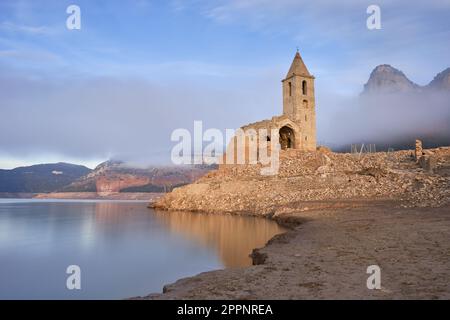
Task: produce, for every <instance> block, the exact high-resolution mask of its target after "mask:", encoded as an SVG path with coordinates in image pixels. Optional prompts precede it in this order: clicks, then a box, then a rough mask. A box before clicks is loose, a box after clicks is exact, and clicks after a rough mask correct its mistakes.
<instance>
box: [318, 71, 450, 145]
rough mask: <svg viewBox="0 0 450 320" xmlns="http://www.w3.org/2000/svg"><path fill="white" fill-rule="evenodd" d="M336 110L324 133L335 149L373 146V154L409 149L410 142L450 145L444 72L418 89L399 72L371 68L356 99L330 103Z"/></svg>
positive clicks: (448, 85)
mask: <svg viewBox="0 0 450 320" xmlns="http://www.w3.org/2000/svg"><path fill="white" fill-rule="evenodd" d="M336 103H337V104H339V105H338V109H339V112H337V113H336V115H335V117H334V118H333V121H332V124H331V128H330V129H329V130H328V132H327V133H328V135H330V136H333V137H335V138H334V141H333V143H335V145H336V146H337V147H336V148H335V149H338V150H341V151H349V150H350V145H351V144H362V143H366V144H367V143H374V144H376V146H377V150H386V149H387V148H389V147H391V148H394V149H406V148H413V146H414V141H415V139H421V140H423V143H424V146H425V147H437V146H442V145H450V68H447V69H446V70H444V71H442V72H441V73H439V74H437V75H436V76H435V77H434V79H433V80H432V81H431V82H430V83H429V84H427V85H425V86H420V85H418V84H416V83H414V82H413V81H411V80H410V79H408V77H407V76H406V75H405V74H404V73H403V72H402V71H400V70H398V69H396V68H394V67H392V66H390V65H387V64H384V65H379V66H377V67H376V68H375V69H374V70H373V71H372V73H371V74H370V77H369V80H368V81H367V83H366V84H365V85H364V90H363V92H362V93H361V95H360V96H358V97H353V98H346V99H342V100H341V101H337V102H336Z"/></svg>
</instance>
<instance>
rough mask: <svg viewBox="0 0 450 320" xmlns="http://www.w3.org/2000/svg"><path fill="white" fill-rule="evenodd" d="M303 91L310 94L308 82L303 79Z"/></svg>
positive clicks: (304, 93)
mask: <svg viewBox="0 0 450 320" xmlns="http://www.w3.org/2000/svg"><path fill="white" fill-rule="evenodd" d="M302 92H303V95H305V96H306V95H307V94H308V84H307V83H306V80H303V82H302Z"/></svg>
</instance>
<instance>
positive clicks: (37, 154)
mask: <svg viewBox="0 0 450 320" xmlns="http://www.w3.org/2000/svg"><path fill="white" fill-rule="evenodd" d="M239 77H240V78H242V76H239ZM239 77H237V78H236V79H229V78H226V79H222V82H221V83H220V81H219V80H220V79H217V78H215V79H214V81H211V82H209V83H208V84H205V82H204V81H203V82H202V84H201V83H197V82H196V81H190V79H189V77H185V78H184V79H183V78H182V79H174V80H173V81H165V82H164V81H162V82H161V83H158V84H156V83H155V82H151V81H146V80H143V79H138V78H123V79H120V80H118V79H117V78H113V77H103V78H102V77H98V78H92V77H90V78H83V77H73V78H71V79H67V78H64V77H61V79H59V80H58V76H54V77H52V78H51V79H52V80H49V79H48V78H45V77H39V76H28V75H23V74H20V73H17V72H14V73H7V72H3V73H1V74H0V104H1V108H0V110H1V117H0V155H2V156H5V155H6V156H10V157H14V158H16V159H24V158H27V159H33V158H36V159H38V158H39V159H42V158H45V155H46V154H52V155H54V154H58V155H61V157H62V158H63V159H64V157H65V158H73V159H85V160H86V161H88V160H91V159H104V160H107V159H116V160H122V161H126V162H132V163H133V164H139V165H156V164H170V151H171V149H172V147H173V146H174V145H175V144H176V143H175V142H172V141H171V140H170V136H171V133H172V131H173V130H175V129H177V128H186V129H188V130H190V131H191V132H192V130H193V123H194V120H202V121H203V130H206V129H208V128H218V129H220V130H223V132H224V131H225V129H227V128H228V129H233V128H238V127H240V126H242V125H244V124H247V123H249V122H253V121H258V120H262V119H267V118H270V117H272V116H273V115H278V114H280V113H281V111H282V105H281V104H282V99H281V86H280V83H279V81H278V78H279V74H278V72H267V73H266V74H262V75H257V76H255V75H253V76H252V78H251V79H240V78H239ZM218 81H219V82H218ZM317 129H318V141H319V143H320V144H325V145H328V146H330V147H332V149H333V150H336V151H349V150H350V145H351V144H352V143H357V144H360V143H375V144H376V145H377V150H383V149H386V148H388V147H393V148H395V149H400V148H405V147H406V148H408V147H409V148H411V147H412V146H413V145H414V139H416V138H420V139H423V142H424V146H425V147H432V146H435V145H442V144H445V145H449V144H450V94H449V93H442V92H441V93H439V92H430V91H427V92H423V93H410V94H397V95H383V96H373V95H372V96H359V97H358V96H355V97H345V98H343V97H341V96H335V95H333V94H331V93H329V92H326V91H325V90H317Z"/></svg>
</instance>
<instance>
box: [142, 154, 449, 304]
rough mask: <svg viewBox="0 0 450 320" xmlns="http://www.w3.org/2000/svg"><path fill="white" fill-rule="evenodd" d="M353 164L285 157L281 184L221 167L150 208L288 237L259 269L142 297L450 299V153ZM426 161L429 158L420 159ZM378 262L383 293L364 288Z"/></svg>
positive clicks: (219, 274)
mask: <svg viewBox="0 0 450 320" xmlns="http://www.w3.org/2000/svg"><path fill="white" fill-rule="evenodd" d="M423 156H426V157H433V161H432V163H433V166H432V167H431V168H430V167H424V166H423V165H422V164H421V162H420V161H418V160H419V159H416V156H415V155H414V152H413V151H397V152H393V153H374V154H366V155H363V156H362V157H361V156H358V157H356V156H355V155H352V154H336V153H332V152H329V151H328V150H322V151H320V152H319V151H318V152H311V153H306V152H303V153H296V152H286V153H284V154H282V155H281V168H280V172H279V174H278V176H276V177H261V176H260V175H259V174H258V172H259V170H258V168H257V167H256V166H246V165H243V166H222V167H221V168H220V169H219V170H217V171H214V172H211V173H210V174H208V175H206V176H205V177H203V178H201V179H199V180H198V181H197V182H195V183H194V184H191V185H188V186H184V187H181V188H178V189H175V190H174V191H173V192H172V193H169V194H167V195H166V196H165V197H163V198H161V199H159V200H157V201H155V202H153V203H152V204H151V207H154V208H156V209H164V210H188V211H197V212H220V213H229V214H246V215H259V216H264V217H267V218H271V219H274V220H275V221H277V222H278V223H279V224H281V225H283V226H285V227H286V226H288V227H289V228H290V231H288V232H287V233H284V234H282V235H278V236H275V237H274V238H273V239H272V240H270V241H269V242H268V243H267V245H266V246H265V247H264V248H260V249H255V250H254V251H253V252H252V254H251V256H252V259H253V264H254V265H253V266H252V267H248V268H236V269H225V270H217V271H212V272H206V273H201V274H199V275H197V276H194V277H191V278H186V279H181V280H178V281H177V282H175V283H173V284H170V285H167V286H165V287H164V289H163V293H162V294H151V295H149V296H146V297H139V298H136V299H305V298H313V299H353V298H357V299H384V298H387V299H395V298H408V299H409V298H411V299H413V298H418V299H448V298H449V297H450V283H449V282H448V279H449V278H450V262H449V261H448V256H450V242H449V241H448V234H449V233H450V175H449V173H450V148H448V147H445V148H437V149H431V150H424V151H423ZM422 162H427V163H430V161H429V159H428V160H427V161H422ZM369 265H379V266H380V268H381V270H382V279H383V280H382V288H381V290H369V289H367V287H366V280H367V277H368V275H367V274H366V268H367V267H368V266H369Z"/></svg>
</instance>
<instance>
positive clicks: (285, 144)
mask: <svg viewBox="0 0 450 320" xmlns="http://www.w3.org/2000/svg"><path fill="white" fill-rule="evenodd" d="M294 141H295V136H294V130H292V128H290V127H288V126H284V127H282V128H281V129H280V145H281V149H282V150H286V149H290V148H294Z"/></svg>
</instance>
